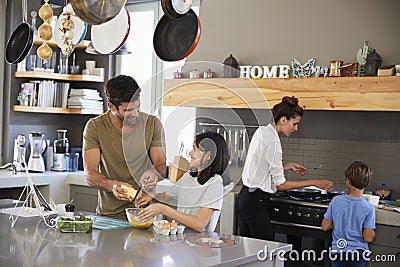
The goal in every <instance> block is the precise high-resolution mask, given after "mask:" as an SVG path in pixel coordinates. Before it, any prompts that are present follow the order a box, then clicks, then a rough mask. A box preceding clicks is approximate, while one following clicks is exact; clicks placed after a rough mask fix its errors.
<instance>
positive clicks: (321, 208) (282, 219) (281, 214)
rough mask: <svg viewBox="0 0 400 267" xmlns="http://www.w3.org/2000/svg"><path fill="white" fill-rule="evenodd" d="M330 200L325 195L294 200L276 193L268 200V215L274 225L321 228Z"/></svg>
mask: <svg viewBox="0 0 400 267" xmlns="http://www.w3.org/2000/svg"><path fill="white" fill-rule="evenodd" d="M330 201H331V199H328V197H327V196H326V195H321V196H318V197H314V198H294V197H291V196H289V195H287V194H286V193H285V192H277V193H275V194H273V195H272V196H271V199H270V205H269V206H270V215H271V219H272V220H273V222H274V223H284V224H288V223H290V224H293V225H297V226H299V225H302V226H305V227H307V226H312V227H318V228H320V227H321V222H322V219H323V216H324V214H325V212H326V210H327V209H328V205H329V202H330Z"/></svg>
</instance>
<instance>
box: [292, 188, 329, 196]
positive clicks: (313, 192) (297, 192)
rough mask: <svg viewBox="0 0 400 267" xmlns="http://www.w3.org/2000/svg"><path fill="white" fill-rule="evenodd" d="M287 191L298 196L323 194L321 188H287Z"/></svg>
mask: <svg viewBox="0 0 400 267" xmlns="http://www.w3.org/2000/svg"><path fill="white" fill-rule="evenodd" d="M286 193H287V194H288V195H289V196H291V197H296V198H316V197H320V196H321V190H318V189H308V188H297V189H289V190H286Z"/></svg>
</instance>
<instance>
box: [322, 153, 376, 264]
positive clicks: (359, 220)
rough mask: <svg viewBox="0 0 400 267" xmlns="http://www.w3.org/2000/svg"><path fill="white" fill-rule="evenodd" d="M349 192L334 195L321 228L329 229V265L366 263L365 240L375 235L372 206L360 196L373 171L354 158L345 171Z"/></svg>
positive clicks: (366, 247) (366, 243)
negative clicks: (330, 243) (330, 245)
mask: <svg viewBox="0 0 400 267" xmlns="http://www.w3.org/2000/svg"><path fill="white" fill-rule="evenodd" d="M344 174H345V176H346V186H347V187H348V188H349V190H350V192H349V194H348V195H340V196H336V197H334V198H333V199H332V201H331V203H330V204H329V207H328V210H327V211H326V213H325V215H324V219H323V221H322V230H324V231H328V230H330V229H333V231H332V238H333V240H332V254H331V260H332V261H331V266H332V267H335V266H366V261H365V258H366V257H369V256H370V255H369V254H368V253H367V252H368V243H370V242H372V240H373V239H374V237H375V230H374V229H375V209H374V206H372V205H371V204H370V203H369V202H368V201H367V200H365V199H364V198H363V196H362V195H363V192H364V188H365V187H366V186H367V185H368V184H369V181H370V177H371V175H372V170H371V168H370V167H369V166H368V164H366V163H364V162H362V161H354V162H353V163H351V164H350V165H349V166H348V167H347V168H346V170H345V171H344Z"/></svg>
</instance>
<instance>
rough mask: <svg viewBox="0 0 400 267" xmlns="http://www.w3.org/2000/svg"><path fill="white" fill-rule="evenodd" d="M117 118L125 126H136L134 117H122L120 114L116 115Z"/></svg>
mask: <svg viewBox="0 0 400 267" xmlns="http://www.w3.org/2000/svg"><path fill="white" fill-rule="evenodd" d="M117 117H118V118H119V119H120V120H121V121H122V122H123V123H124V125H127V126H134V125H135V124H136V120H137V118H136V117H134V116H129V115H128V116H126V115H125V117H124V116H122V115H121V114H120V113H117Z"/></svg>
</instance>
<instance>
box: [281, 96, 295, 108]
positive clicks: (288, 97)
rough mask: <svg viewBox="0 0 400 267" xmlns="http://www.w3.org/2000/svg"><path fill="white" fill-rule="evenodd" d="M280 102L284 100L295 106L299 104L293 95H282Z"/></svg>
mask: <svg viewBox="0 0 400 267" xmlns="http://www.w3.org/2000/svg"><path fill="white" fill-rule="evenodd" d="M282 102H286V103H288V104H290V105H293V106H297V105H298V104H299V100H298V99H297V98H296V97H294V96H284V97H282Z"/></svg>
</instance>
